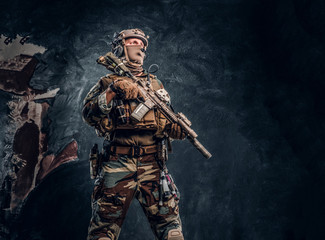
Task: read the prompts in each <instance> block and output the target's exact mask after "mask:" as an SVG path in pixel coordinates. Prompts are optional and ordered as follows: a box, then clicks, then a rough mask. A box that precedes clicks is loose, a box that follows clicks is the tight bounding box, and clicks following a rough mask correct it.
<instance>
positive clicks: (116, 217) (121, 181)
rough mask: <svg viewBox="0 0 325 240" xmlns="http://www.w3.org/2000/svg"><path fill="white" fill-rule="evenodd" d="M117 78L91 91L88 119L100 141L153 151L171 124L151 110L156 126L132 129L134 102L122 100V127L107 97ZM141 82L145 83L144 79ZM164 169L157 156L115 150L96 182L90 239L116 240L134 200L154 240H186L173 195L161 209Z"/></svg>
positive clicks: (157, 83) (87, 100)
mask: <svg viewBox="0 0 325 240" xmlns="http://www.w3.org/2000/svg"><path fill="white" fill-rule="evenodd" d="M118 78H123V77H119V76H116V75H114V74H110V75H106V76H105V77H102V78H101V79H100V81H99V82H98V83H97V84H96V85H95V86H94V87H93V88H92V89H91V90H90V92H89V93H88V95H87V96H86V98H85V100H84V109H83V118H84V120H85V121H86V122H87V123H88V124H89V125H91V126H93V127H95V129H96V132H97V134H98V135H99V136H103V137H106V138H110V140H111V143H112V145H113V146H114V145H115V144H116V145H123V146H155V145H156V144H157V141H159V139H160V138H161V137H162V136H164V130H165V129H164V128H165V126H166V124H168V122H167V120H166V119H165V118H164V116H163V115H162V114H160V113H159V112H158V111H156V110H152V113H150V112H149V113H148V114H147V115H150V116H151V118H152V116H153V118H154V120H155V122H151V120H152V119H151V120H150V119H144V121H142V123H139V124H134V123H132V120H130V118H129V116H130V113H131V112H132V110H133V108H134V107H132V105H133V104H132V101H131V100H124V103H125V110H126V118H127V123H126V124H119V123H118V119H117V116H116V111H115V109H114V104H113V103H112V102H110V103H107V102H106V99H105V98H104V97H103V96H105V95H104V93H105V90H106V89H107V87H108V86H109V84H110V83H111V82H112V81H114V80H116V79H118ZM124 78H125V77H124ZM139 78H140V79H146V74H143V75H142V76H140V77H139ZM150 78H151V81H152V87H153V89H154V90H157V89H159V88H163V86H162V84H161V82H160V81H159V80H158V79H157V78H156V77H155V76H153V75H150ZM147 115H146V116H147ZM150 116H148V118H150ZM123 126H124V128H125V129H123ZM125 126H127V127H125ZM110 148H112V147H110ZM160 170H161V169H160V166H159V164H158V161H157V159H156V153H149V154H146V153H142V154H139V153H138V154H135V153H134V152H132V151H130V152H129V154H114V151H113V152H112V150H111V153H110V154H109V156H108V157H106V159H104V162H103V163H102V169H101V173H100V176H99V178H97V179H96V182H95V188H94V192H93V194H92V209H93V212H92V218H91V221H90V226H89V233H88V240H94V239H101V238H103V239H111V240H116V239H118V236H119V233H120V230H121V227H122V224H123V221H124V219H125V216H126V213H127V210H128V208H129V206H130V203H131V201H132V199H133V198H134V197H136V198H137V199H138V201H139V202H140V204H141V206H142V209H143V211H144V213H145V215H146V216H147V218H148V220H149V222H150V225H151V228H152V230H153V232H154V235H155V237H156V239H159V240H162V239H164V240H165V239H175V240H181V239H183V237H182V233H181V221H180V217H179V208H178V199H177V198H175V197H173V196H170V197H169V198H166V199H164V201H163V204H162V206H159V204H158V203H159V194H160V192H159V179H160ZM174 235H175V236H176V237H175V236H174ZM180 235H181V236H180ZM177 236H178V237H177Z"/></svg>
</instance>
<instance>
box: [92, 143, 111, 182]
mask: <svg viewBox="0 0 325 240" xmlns="http://www.w3.org/2000/svg"><path fill="white" fill-rule="evenodd" d="M109 148H110V141H108V140H104V142H103V150H102V152H99V151H98V145H97V143H95V144H94V146H93V147H92V148H91V150H90V154H89V163H90V178H91V179H95V178H96V177H97V176H98V175H99V173H100V170H101V167H102V163H103V162H104V161H105V159H108V158H109V154H110V153H109Z"/></svg>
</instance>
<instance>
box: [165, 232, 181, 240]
mask: <svg viewBox="0 0 325 240" xmlns="http://www.w3.org/2000/svg"><path fill="white" fill-rule="evenodd" d="M167 240H184V237H183V233H182V231H181V230H180V229H171V230H169V232H168V236H167Z"/></svg>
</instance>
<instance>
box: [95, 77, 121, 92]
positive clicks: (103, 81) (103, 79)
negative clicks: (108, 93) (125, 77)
mask: <svg viewBox="0 0 325 240" xmlns="http://www.w3.org/2000/svg"><path fill="white" fill-rule="evenodd" d="M117 78H119V76H117V75H115V74H107V75H106V76H103V77H101V78H100V80H99V84H100V86H101V87H102V88H103V89H104V90H105V89H107V88H108V86H109V85H110V84H111V83H112V82H113V81H114V80H117Z"/></svg>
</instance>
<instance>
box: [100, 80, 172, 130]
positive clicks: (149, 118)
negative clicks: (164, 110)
mask: <svg viewBox="0 0 325 240" xmlns="http://www.w3.org/2000/svg"><path fill="white" fill-rule="evenodd" d="M149 76H150V82H151V88H152V89H153V90H154V91H158V90H159V89H162V88H163V86H162V84H161V83H160V82H159V80H157V78H156V77H155V76H154V75H152V74H150V75H149ZM137 78H138V79H140V80H142V81H147V75H144V76H140V77H137ZM118 79H119V80H120V79H125V80H127V81H132V79H130V78H128V77H122V76H118V75H115V74H108V75H106V76H104V77H102V78H101V79H100V84H101V86H102V88H103V90H106V89H107V88H108V86H109V85H110V84H111V83H112V82H113V81H115V80H118ZM113 101H115V102H114V104H113V109H112V110H111V112H110V113H109V114H108V116H107V117H105V118H104V119H102V120H101V123H102V124H101V126H100V128H101V132H106V133H107V132H109V133H110V132H113V131H115V130H122V129H123V130H135V129H139V130H151V131H155V132H156V135H160V134H162V131H163V129H164V127H165V125H166V118H165V117H164V116H163V115H162V114H161V113H160V112H158V111H157V110H156V109H155V108H153V109H151V110H149V111H148V113H146V114H145V115H144V116H143V118H142V119H141V120H140V121H134V120H132V118H131V117H130V116H131V114H132V112H133V111H134V110H135V109H136V107H137V106H138V105H139V101H138V100H136V99H134V100H133V99H132V100H117V99H116V100H113ZM117 103H118V104H117ZM119 108H123V111H122V112H123V113H124V115H123V121H121V118H120V114H121V109H119Z"/></svg>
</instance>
